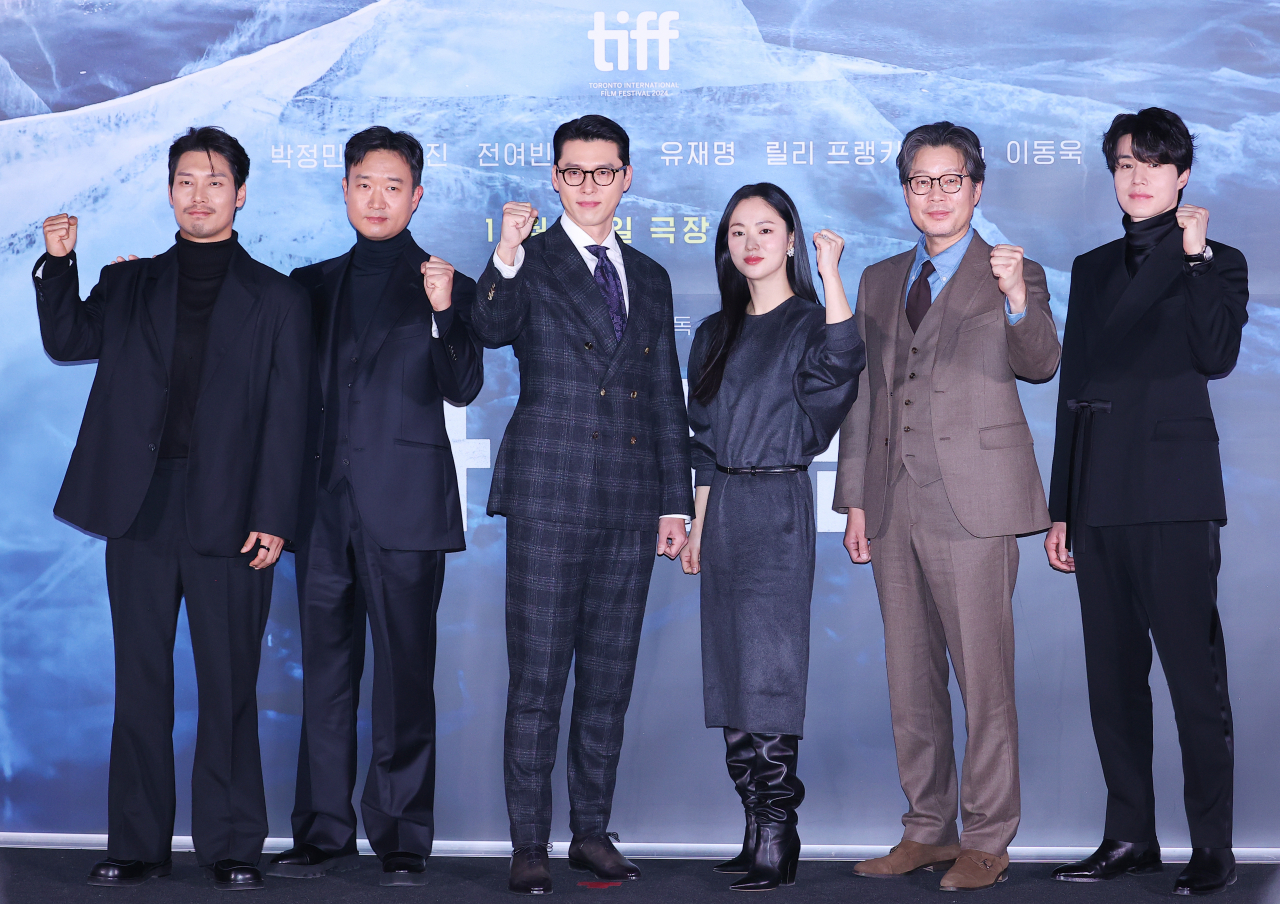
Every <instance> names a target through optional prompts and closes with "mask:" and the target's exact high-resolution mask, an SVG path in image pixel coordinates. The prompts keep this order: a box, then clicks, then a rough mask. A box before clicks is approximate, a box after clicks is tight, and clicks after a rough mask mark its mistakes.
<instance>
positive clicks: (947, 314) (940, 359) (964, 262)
mask: <svg viewBox="0 0 1280 904" xmlns="http://www.w3.org/2000/svg"><path fill="white" fill-rule="evenodd" d="M990 259H991V246H990V245H988V244H987V243H986V242H984V241H983V240H982V236H980V235H978V233H977V232H974V234H973V239H972V240H970V242H969V247H968V248H967V249H965V252H964V257H963V258H961V259H960V266H959V267H957V268H956V272H955V274H954V275H953V276H952V277H951V279H949V280H948V281H947V284H946V285H945V286H943V287H942V292H941V294H939V295H938V299H937V301H935V302H934V304H940V305H942V306H943V307H942V323H940V324H939V325H938V350H937V354H936V356H935V358H934V361H935V364H934V370H935V371H936V370H937V369H938V368H939V367H940V366H943V365H945V364H947V363H949V362H950V360H951V354H952V353H953V352H954V351H955V347H956V342H957V341H958V340H959V338H960V324H961V323H963V322H964V320H965V318H966V317H968V316H969V315H970V314H972V312H973V307H974V304H975V303H976V302H977V301H978V300H979V298H980V296H981V294H982V291H983V290H984V289H990V288H991V287H992V286H993V285H994V283H995V277H994V276H993V275H992V273H991V265H990V263H989V261H990ZM996 291H997V293H998V292H999V289H997V290H996Z"/></svg>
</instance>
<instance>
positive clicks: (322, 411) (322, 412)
mask: <svg viewBox="0 0 1280 904" xmlns="http://www.w3.org/2000/svg"><path fill="white" fill-rule="evenodd" d="M320 413H321V414H324V406H323V405H321V406H320Z"/></svg>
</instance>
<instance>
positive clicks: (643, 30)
mask: <svg viewBox="0 0 1280 904" xmlns="http://www.w3.org/2000/svg"><path fill="white" fill-rule="evenodd" d="M679 18H680V14H679V13H676V12H668V13H662V14H661V15H659V14H658V13H654V12H646V13H640V14H639V15H637V16H636V27H635V28H633V29H632V30H631V31H627V30H626V29H625V28H605V27H604V13H596V23H595V27H594V28H592V29H591V30H590V31H589V32H587V37H588V38H589V39H590V40H592V41H594V42H595V45H596V58H595V63H596V68H597V69H599V70H600V71H601V72H612V71H613V63H610V62H609V61H608V60H607V59H605V49H606V47H607V46H608V44H607V42H609V41H614V42H615V43H617V45H618V68H619V69H623V70H626V69H630V68H631V66H630V55H629V53H628V51H629V50H630V47H631V44H630V42H629V41H628V39H629V38H630V39H634V40H635V42H636V68H637V69H648V68H649V42H650V41H657V42H658V68H659V69H670V68H671V42H672V41H674V40H675V39H676V38H678V37H680V32H678V31H676V30H675V29H674V28H672V27H671V23H672V22H674V21H675V20H676V19H679ZM617 19H618V23H619V24H621V25H626V24H627V23H628V22H629V21H631V14H630V13H625V12H621V13H618V16H617ZM654 21H657V23H658V27H657V28H656V29H651V28H650V27H649V26H650V25H652V24H653V22H654Z"/></svg>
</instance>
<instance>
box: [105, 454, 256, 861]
mask: <svg viewBox="0 0 1280 904" xmlns="http://www.w3.org/2000/svg"><path fill="white" fill-rule="evenodd" d="M186 464H187V463H186V460H185V459H162V460H161V461H160V462H159V464H158V465H157V466H156V472H155V475H154V476H153V477H152V479H151V486H150V487H149V488H148V490H147V495H146V498H145V500H144V501H143V503H142V509H141V511H139V513H138V516H137V519H136V520H135V521H134V522H133V525H132V526H131V527H130V528H129V531H128V533H126V534H125V535H124V536H123V537H121V538H120V539H118V540H108V541H107V556H106V558H107V593H108V595H109V596H110V599H111V627H112V633H113V635H114V637H115V665H116V703H115V724H114V726H113V727H112V731H111V766H110V773H109V779H108V789H107V826H108V832H109V835H108V840H107V854H108V856H110V857H116V858H118V859H121V860H146V861H149V862H157V861H161V860H165V859H167V858H168V857H169V851H170V846H171V843H172V839H173V817H174V807H175V791H174V767H173V641H174V635H175V634H176V632H177V623H178V607H179V606H180V605H181V602H182V600H183V599H184V598H185V599H186V601H187V620H188V621H189V622H190V625H191V648H192V651H193V653H194V656H195V669H196V684H197V687H198V702H199V716H198V718H197V722H196V749H195V764H194V767H193V769H192V773H191V835H192V838H193V840H194V842H195V848H196V857H197V859H198V860H199V862H200V864H201V865H204V866H209V865H212V864H213V863H215V862H217V861H218V860H226V859H231V860H241V861H245V862H248V863H257V861H258V858H259V857H260V856H261V854H262V842H263V840H264V839H265V838H266V837H267V804H266V796H265V794H264V792H263V787H262V759H261V754H260V752H259V748H258V696H257V684H258V663H259V660H260V658H261V654H262V634H263V631H264V630H265V629H266V625H267V613H268V611H269V610H270V606H271V581H272V577H273V575H274V571H275V568H274V566H272V567H271V568H265V569H263V570H261V571H255V570H254V569H252V568H250V567H249V562H250V561H252V559H253V557H254V556H255V555H256V554H257V547H255V548H254V549H253V550H250V551H249V552H247V553H244V554H242V555H237V556H227V557H223V556H205V555H201V554H199V553H197V552H196V551H195V550H194V549H193V548H192V547H191V543H190V541H189V540H188V539H187V513H186V496H185V493H186ZM246 536H247V534H246Z"/></svg>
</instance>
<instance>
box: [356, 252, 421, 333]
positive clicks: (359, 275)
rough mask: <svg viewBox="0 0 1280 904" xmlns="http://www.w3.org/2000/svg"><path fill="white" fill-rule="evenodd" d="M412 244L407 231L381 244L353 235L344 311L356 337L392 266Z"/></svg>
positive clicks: (380, 293) (361, 329) (393, 266)
mask: <svg viewBox="0 0 1280 904" xmlns="http://www.w3.org/2000/svg"><path fill="white" fill-rule="evenodd" d="M412 241H413V236H412V235H410V234H409V230H408V229H406V230H404V231H403V232H400V233H398V234H396V235H393V236H392V237H391V238H389V239H383V240H382V241H374V240H373V239H368V238H365V237H364V236H363V235H360V234H359V233H357V234H356V244H355V247H354V248H352V249H351V266H350V267H349V268H348V270H347V310H349V311H350V312H351V322H352V324H353V325H354V326H355V330H356V336H357V337H359V336H363V335H364V331H365V327H367V326H368V325H369V321H370V320H371V319H372V318H373V312H374V310H375V309H376V308H377V307H378V302H379V301H381V300H382V293H383V292H384V291H386V288H387V282H388V280H390V279H391V272H392V270H394V269H395V266H396V262H397V261H398V260H400V255H401V254H403V253H404V249H405V248H407V247H408V246H409V243H410V242H412Z"/></svg>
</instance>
